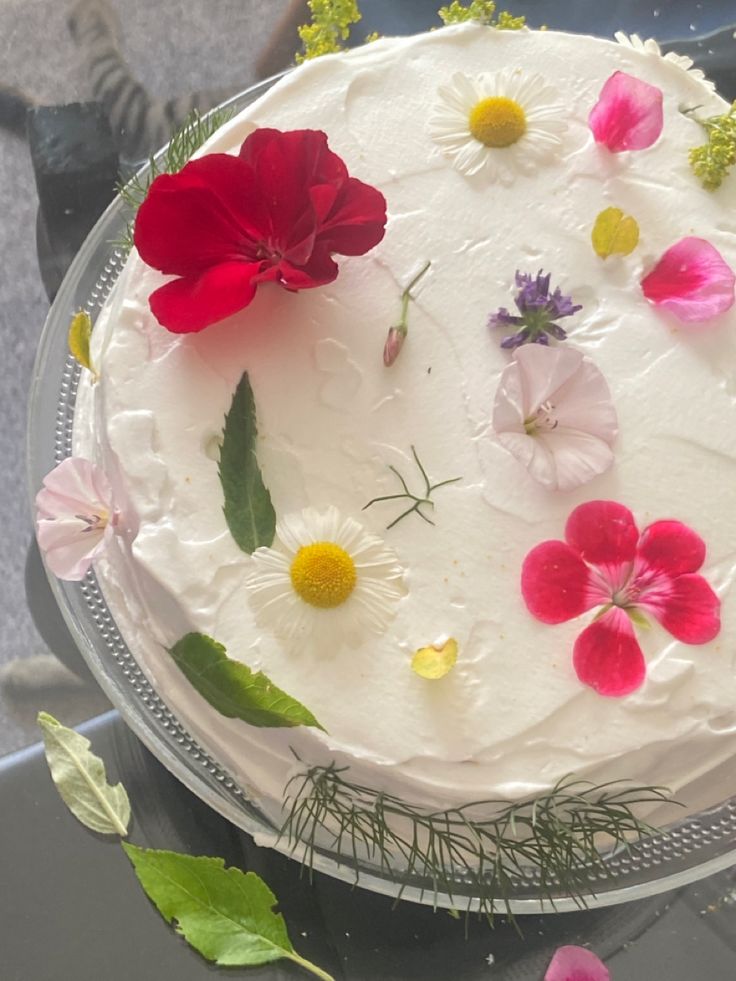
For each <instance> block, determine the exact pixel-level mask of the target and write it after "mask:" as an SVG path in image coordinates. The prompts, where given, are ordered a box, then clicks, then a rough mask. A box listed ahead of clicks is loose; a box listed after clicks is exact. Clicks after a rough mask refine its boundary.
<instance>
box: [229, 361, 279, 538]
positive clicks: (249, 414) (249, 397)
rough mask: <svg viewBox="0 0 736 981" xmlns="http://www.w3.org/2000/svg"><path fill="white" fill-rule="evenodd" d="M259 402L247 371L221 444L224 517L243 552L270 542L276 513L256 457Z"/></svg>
mask: <svg viewBox="0 0 736 981" xmlns="http://www.w3.org/2000/svg"><path fill="white" fill-rule="evenodd" d="M256 435H257V429H256V405H255V400H254V398H253V389H252V388H251V385H250V381H249V379H248V372H245V374H244V375H243V377H242V378H241V379H240V383H239V385H238V387H237V389H236V390H235V395H234V396H233V401H232V405H231V406H230V411H229V412H228V414H227V417H226V419H225V430H224V432H223V438H222V447H221V448H220V483H221V484H222V491H223V494H224V495H225V507H224V511H225V520H226V521H227V525H228V528H229V529H230V531H231V533H232V536H233V538H234V539H235V541H236V542H237V543H238V545H239V546H240V548H242V550H243V551H244V552H248V553H249V554H250V553H251V552H255V550H256V549H257V548H260V547H261V546H262V545H266V546H268V545H271V544H272V543H273V539H274V535H275V534H276V513H275V511H274V509H273V504H272V503H271V495H270V494H269V492H268V490H267V489H266V486H265V484H264V483H263V477H262V476H261V471H260V468H259V466H258V460H257V459H256Z"/></svg>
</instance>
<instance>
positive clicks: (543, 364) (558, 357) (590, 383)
mask: <svg viewBox="0 0 736 981" xmlns="http://www.w3.org/2000/svg"><path fill="white" fill-rule="evenodd" d="M493 429H494V431H495V433H496V435H497V436H498V440H499V442H500V443H501V445H502V446H504V447H505V448H506V449H507V450H509V452H510V453H513V455H514V456H515V457H516V459H517V460H519V462H520V463H522V464H523V465H524V466H525V467H526V468H527V470H528V471H529V474H530V475H531V476H532V477H533V478H534V479H535V480H536V481H538V482H539V483H540V484H542V485H543V486H544V487H546V488H548V489H549V490H563V491H566V490H572V489H573V488H574V487H579V486H580V485H581V484H584V483H586V482H587V481H589V480H592V479H593V477H596V476H597V475H598V474H600V473H603V472H604V471H605V470H607V469H608V468H609V467H610V466H611V463H612V462H613V452H612V451H611V446H612V444H613V441H614V440H615V438H616V435H617V434H618V419H617V416H616V410H615V409H614V407H613V402H612V401H611V393H610V390H609V388H608V385H607V384H606V380H605V378H604V377H603V375H602V374H601V372H600V371H599V370H598V368H596V366H595V365H594V364H593V362H592V361H591V360H590V359H589V358H586V357H584V356H583V355H582V354H581V353H580V352H579V351H576V350H574V349H572V348H569V347H545V346H543V345H540V344H525V345H524V346H523V347H520V348H517V350H516V354H515V358H514V360H513V361H512V362H511V363H510V364H509V365H507V366H506V368H505V369H504V372H503V374H502V375H501V380H500V382H499V385H498V391H497V392H496V401H495V404H494V407H493Z"/></svg>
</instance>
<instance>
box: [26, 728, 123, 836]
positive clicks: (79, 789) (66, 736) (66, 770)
mask: <svg viewBox="0 0 736 981" xmlns="http://www.w3.org/2000/svg"><path fill="white" fill-rule="evenodd" d="M37 721H38V724H39V726H40V728H41V732H42V734H43V742H44V748H45V750H46V760H47V761H48V764H49V769H50V770H51V778H52V779H53V781H54V783H55V784H56V789H57V790H58V791H59V794H60V795H61V799H62V800H63V801H64V803H65V804H66V806H67V807H68V808H69V810H70V811H71V812H72V814H73V815H74V817H75V818H77V819H78V820H79V821H81V822H82V824H84V825H85V826H86V827H88V828H90V829H91V830H92V831H97V832H99V833H100V834H103V835H122V836H123V837H125V835H127V833H128V824H129V822H130V802H129V800H128V795H127V793H126V792H125V787H123V785H122V784H121V783H118V784H116V785H115V786H114V787H111V786H110V784H109V783H108V782H107V776H106V774H105V764H104V763H103V762H102V760H101V759H100V758H99V756H95V755H94V753H91V752H90V748H89V746H90V743H89V739H85V738H84V736H80V734H79V733H78V732H75V731H74V730H73V729H67V727H66V726H63V725H62V724H61V723H60V722H57V720H56V719H55V718H54V717H53V716H51V715H49V714H48V713H47V712H39V714H38V719H37Z"/></svg>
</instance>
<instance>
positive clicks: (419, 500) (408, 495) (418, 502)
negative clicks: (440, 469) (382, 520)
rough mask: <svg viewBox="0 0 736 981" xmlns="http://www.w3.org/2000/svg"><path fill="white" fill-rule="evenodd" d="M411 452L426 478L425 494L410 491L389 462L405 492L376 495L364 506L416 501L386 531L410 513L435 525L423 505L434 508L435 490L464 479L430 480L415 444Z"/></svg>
mask: <svg viewBox="0 0 736 981" xmlns="http://www.w3.org/2000/svg"><path fill="white" fill-rule="evenodd" d="M411 452H412V456H413V457H414V462H415V463H416V465H417V467H418V469H419V472H420V474H421V475H422V479H423V480H424V490H423V491H422V495H423V496H420V495H419V494H414V493H413V492H412V491H410V490H409V487H408V484H407V483H406V480H405V479H404V478H403V477H402V475H401V474H400V473H399V471H398V470H397V469H396V467H393V466H391V464H389V467H388V469H389V470H390V471H391V473H393V474H396V476H397V477H398V478H399V480H400V482H401V486H402V487H403V492H402V493H401V494H385V495H384V496H383V497H374V498H373V500H372V501H368V503H367V504H366V505H365V506H364V507H363V510H364V511H367V510H368V508H370V507H372V506H373V505H374V504H378V503H379V501H401V500H409V501H413V502H414V503H413V504H412V505H411V507H409V508H407V509H406V511H404V512H402V513H401V514H400V515H399V516H398V518H394V520H393V521H392V522H391V524H389V525H386V531H388V530H389V529H390V528H393V527H394V525H397V524H398V523H399V522H400V521H401V520H402V519H403V518H406V517H408V516H409V515H410V514H418V515H419V517H420V518H422V520H423V521H426V522H427V524H429V525H433V524H434V521H432V519H431V518H429V517H427V515H426V514H424V512H423V511H422V505H425V506H426V507H430V508H434V501H433V500H432V493H433V491H436V490H437V489H438V488H439V487H446V486H447V485H448V484H456V483H457V482H458V481H459V480H462V479H463V478H462V477H451V478H450V480H441V481H439V483H436V484H433V483H432V482H431V481H430V479H429V477H428V476H427V471H426V470H425V469H424V467H423V466H422V463H421V460H420V459H419V455H418V454H417V451H416V449H415V448H414V447H413V446H412V448H411Z"/></svg>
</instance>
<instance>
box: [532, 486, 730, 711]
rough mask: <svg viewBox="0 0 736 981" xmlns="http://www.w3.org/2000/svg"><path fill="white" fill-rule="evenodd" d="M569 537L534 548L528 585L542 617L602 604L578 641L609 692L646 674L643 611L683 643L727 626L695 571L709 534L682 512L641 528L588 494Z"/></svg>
mask: <svg viewBox="0 0 736 981" xmlns="http://www.w3.org/2000/svg"><path fill="white" fill-rule="evenodd" d="M565 538H566V539H567V541H566V542H558V541H553V542H543V543H542V544H541V545H537V546H536V548H533V549H532V550H531V552H530V553H529V554H528V555H527V557H526V559H525V560H524V565H523V568H522V572H521V591H522V594H523V596H524V599H525V601H526V605H527V606H528V608H529V610H530V612H531V613H532V614H533V615H534V616H535V617H536V618H537V619H538V620H541V621H542V622H543V623H563V622H564V621H565V620H571V619H572V618H573V617H577V616H580V614H581V613H585V612H586V610H591V609H593V607H595V606H600V607H602V608H601V610H600V611H599V613H598V615H597V616H596V618H595V620H594V621H593V623H591V624H590V626H588V627H586V628H585V630H583V632H582V633H581V634H580V636H579V637H578V639H577V641H576V642H575V649H574V651H573V664H574V666H575V671H576V672H577V675H578V677H579V678H580V680H581V681H582V682H584V684H586V685H590V686H591V688H594V689H595V690H596V691H597V692H599V693H600V694H601V695H611V696H619V695H628V694H630V693H631V692H632V691H635V690H636V689H637V688H638V687H639V686H640V685H641V684H642V683H643V681H644V676H645V673H646V667H645V664H644V656H643V654H642V652H641V648H640V647H639V644H638V642H637V639H636V636H635V634H634V628H633V626H632V622H633V623H641V621H642V620H643V615H642V613H641V611H642V610H646V611H647V612H649V613H651V614H652V616H654V617H656V618H657V620H659V622H660V623H661V624H662V626H663V627H665V628H666V629H667V630H668V631H669V632H670V633H671V634H672V635H673V637H676V638H677V640H681V641H682V642H683V643H685V644H707V643H708V641H710V640H713V638H714V637H715V636H716V635H717V634H718V632H719V630H720V629H721V622H720V619H719V612H720V600H719V599H718V597H717V596H716V594H715V593H714V592H713V590H712V589H711V587H710V586H709V585H708V583H707V582H706V581H705V579H704V578H703V577H702V576H699V575H696V572H697V570H698V569H699V568H700V567H701V566H702V564H703V562H704V561H705V544H704V542H703V540H702V539H701V538H700V537H699V536H698V535H696V534H695V532H694V531H691V529H690V528H688V527H687V526H686V525H683V524H681V523H680V522H679V521H655V522H654V524H651V525H649V527H647V528H645V529H644V531H643V532H642V533H641V534H640V533H639V530H638V529H637V527H636V523H635V522H634V516H633V515H632V513H631V511H629V509H628V508H625V507H624V506H623V505H622V504H617V503H616V502H615V501H590V502H588V503H587V504H581V505H580V507H577V508H575V510H574V511H573V512H572V514H571V515H570V517H569V518H568V520H567V525H566V526H565Z"/></svg>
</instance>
